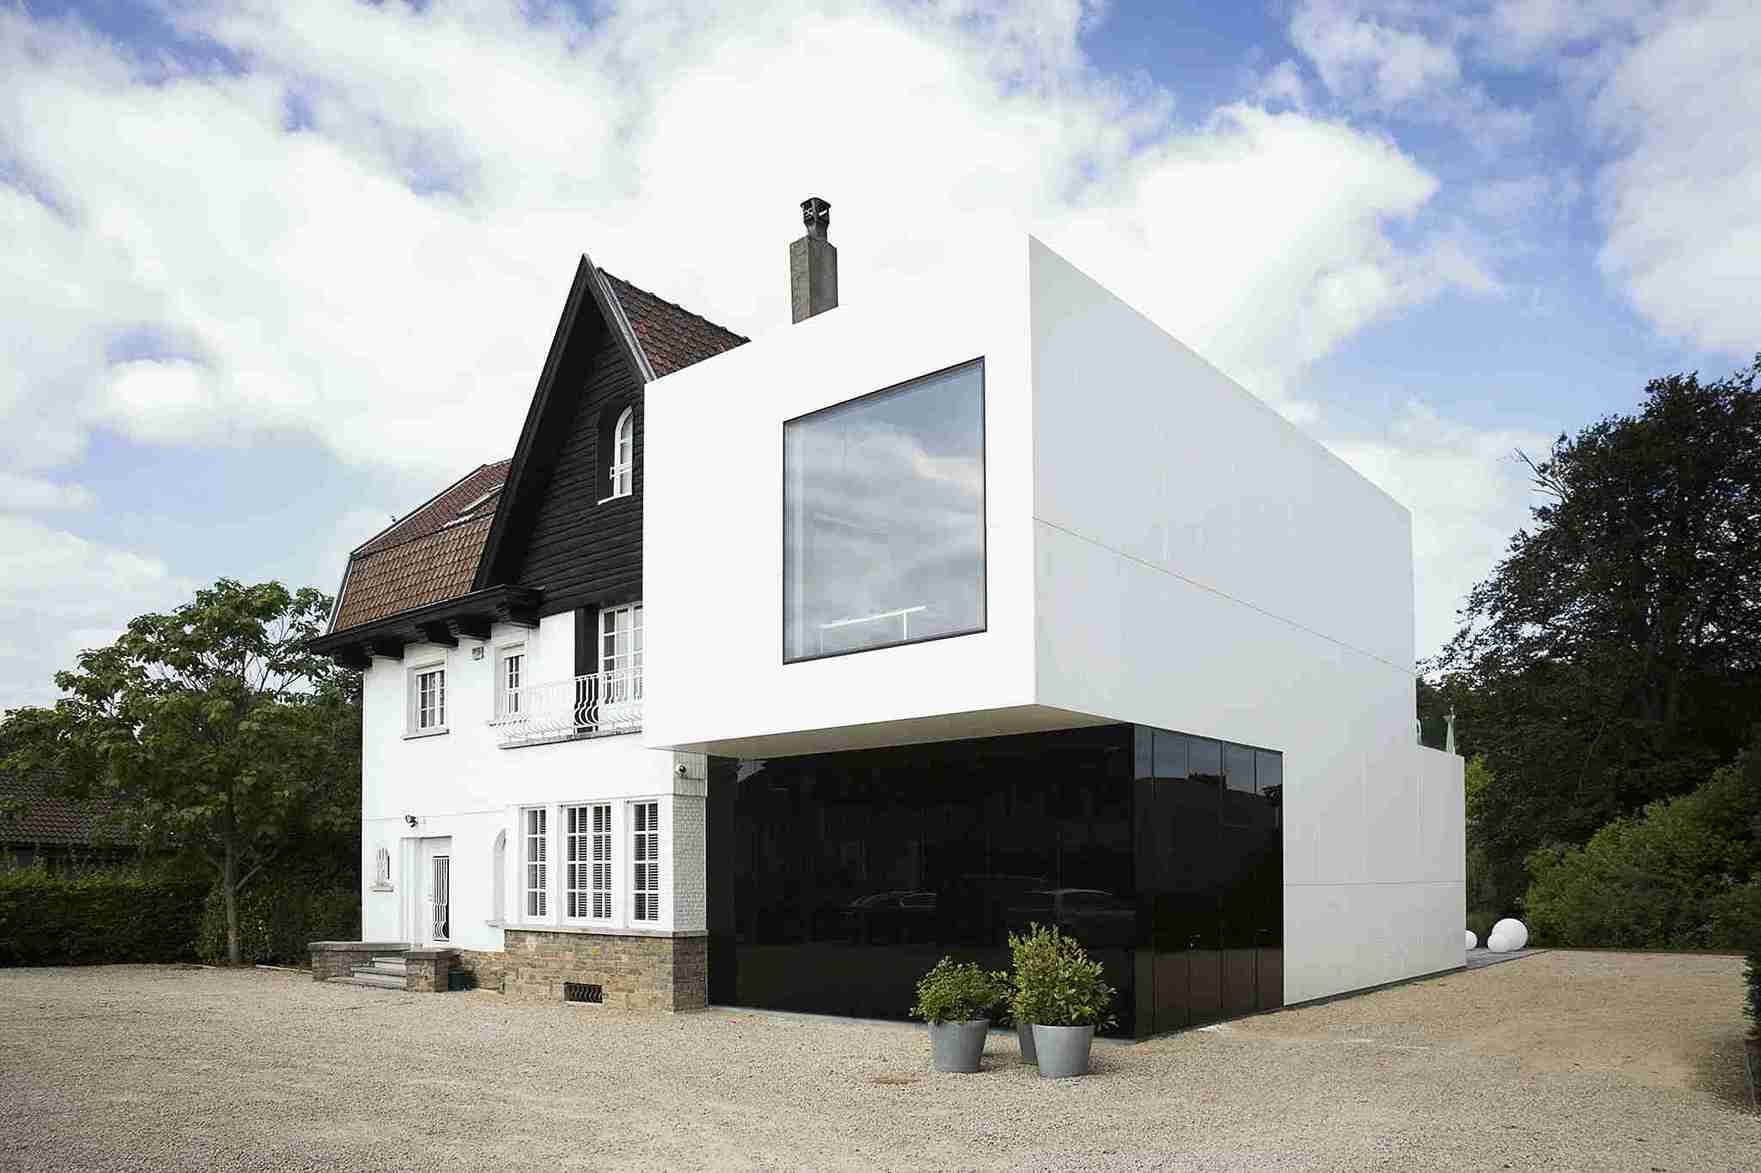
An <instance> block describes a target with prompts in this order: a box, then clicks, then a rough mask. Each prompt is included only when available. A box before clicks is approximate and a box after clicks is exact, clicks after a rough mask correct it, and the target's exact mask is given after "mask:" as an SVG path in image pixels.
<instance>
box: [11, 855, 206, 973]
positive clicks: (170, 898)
mask: <svg viewBox="0 0 1761 1173" xmlns="http://www.w3.org/2000/svg"><path fill="white" fill-rule="evenodd" d="M207 888H208V885H207V883H206V881H204V880H199V879H195V880H192V879H190V878H188V877H184V876H178V875H175V874H151V873H143V872H140V871H137V870H121V871H109V872H89V873H87V874H85V875H80V876H71V877H69V876H54V875H50V874H49V873H48V872H46V871H43V870H42V869H40V868H22V869H19V870H18V871H11V872H4V873H0V965H94V964H101V963H107V962H124V961H182V960H186V959H189V958H191V957H194V956H195V953H196V921H197V914H198V913H199V912H200V910H201V907H202V895H203V893H204V892H205V891H207Z"/></svg>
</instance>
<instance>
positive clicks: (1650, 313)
mask: <svg viewBox="0 0 1761 1173" xmlns="http://www.w3.org/2000/svg"><path fill="white" fill-rule="evenodd" d="M1671 17H1672V19H1671V21H1670V23H1668V24H1667V25H1660V26H1657V27H1655V28H1654V29H1652V30H1651V31H1649V32H1648V34H1647V35H1645V36H1644V37H1643V38H1642V39H1641V40H1639V42H1638V43H1637V44H1636V45H1635V46H1634V47H1633V48H1632V49H1631V51H1630V52H1629V53H1628V54H1627V55H1626V56H1625V57H1624V59H1622V60H1621V61H1620V62H1619V64H1618V65H1617V66H1615V67H1614V69H1613V71H1612V73H1611V74H1610V75H1609V76H1608V78H1607V81H1606V83H1605V84H1604V85H1603V86H1602V88H1601V89H1600V91H1599V93H1598V94H1597V96H1596V98H1595V101H1594V104H1593V105H1592V107H1591V118H1592V124H1593V125H1594V126H1595V127H1597V128H1598V129H1599V130H1600V131H1601V132H1602V133H1603V135H1604V136H1606V138H1607V139H1608V141H1609V142H1611V143H1614V144H1618V146H1619V147H1621V148H1623V150H1622V151H1621V153H1620V155H1619V157H1618V158H1617V159H1616V160H1615V161H1614V162H1613V163H1611V164H1610V165H1609V166H1608V167H1607V168H1606V169H1605V170H1604V171H1603V172H1602V175H1601V177H1600V180H1599V183H1598V185H1597V193H1598V198H1599V202H1600V208H1601V214H1602V217H1603V220H1604V222H1605V223H1606V226H1607V233H1608V235H1607V240H1606V242H1605V244H1604V246H1603V248H1602V252H1601V255H1600V261H1601V265H1602V269H1603V271H1604V272H1605V273H1606V274H1607V275H1608V277H1609V279H1610V280H1612V281H1613V282H1615V283H1616V284H1617V285H1619V286H1620V287H1621V288H1622V289H1624V290H1625V291H1626V293H1627V295H1628V296H1629V297H1630V298H1631V299H1632V301H1633V304H1634V305H1635V306H1636V307H1637V308H1638V309H1639V310H1640V312H1642V313H1643V314H1645V316H1646V317H1648V318H1650V319H1651V321H1652V322H1654V323H1655V324H1656V325H1657V326H1658V328H1659V329H1661V330H1663V331H1664V332H1666V333H1668V334H1671V335H1674V336H1677V337H1681V338H1685V339H1687V340H1689V341H1691V342H1693V343H1694V344H1696V345H1698V346H1701V347H1704V348H1706V349H1709V350H1720V351H1725V352H1727V353H1732V354H1735V355H1737V356H1739V357H1744V356H1747V355H1750V354H1753V353H1755V352H1756V351H1758V350H1761V316H1758V315H1757V313H1756V309H1755V306H1756V302H1757V294H1756V274H1757V273H1761V136H1758V135H1757V134H1756V129H1755V128H1756V127H1757V126H1761V12H1757V10H1756V8H1755V6H1754V4H1753V3H1751V2H1749V0H1726V2H1722V3H1705V4H1698V5H1694V6H1692V7H1689V6H1686V5H1684V6H1679V7H1677V8H1675V9H1673V10H1672V13H1671Z"/></svg>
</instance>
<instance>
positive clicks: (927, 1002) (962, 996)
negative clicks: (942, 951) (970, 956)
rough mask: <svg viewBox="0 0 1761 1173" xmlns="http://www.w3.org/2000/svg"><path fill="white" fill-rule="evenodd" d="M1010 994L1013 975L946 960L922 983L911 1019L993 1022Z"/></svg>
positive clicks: (919, 984) (918, 983) (939, 962)
mask: <svg viewBox="0 0 1761 1173" xmlns="http://www.w3.org/2000/svg"><path fill="white" fill-rule="evenodd" d="M1008 992H1009V975H1008V974H1006V973H1004V972H1002V971H1001V970H990V971H986V970H983V969H980V968H979V967H978V965H977V964H975V963H973V962H970V961H969V962H966V963H964V964H961V963H959V962H956V961H955V960H954V959H953V958H952V957H944V958H942V959H941V960H940V961H938V962H936V964H935V968H934V969H932V970H930V971H929V972H928V973H926V974H924V975H923V977H921V978H919V979H918V982H917V1004H916V1005H915V1006H913V1007H911V1016H912V1017H913V1018H921V1019H923V1020H924V1021H925V1022H970V1021H971V1020H972V1019H975V1018H989V1017H990V1016H991V1011H992V1010H994V1009H995V1008H996V1007H997V1006H998V1005H999V1004H1000V1003H1002V1001H1003V1000H1004V999H1005V998H1007V997H1008Z"/></svg>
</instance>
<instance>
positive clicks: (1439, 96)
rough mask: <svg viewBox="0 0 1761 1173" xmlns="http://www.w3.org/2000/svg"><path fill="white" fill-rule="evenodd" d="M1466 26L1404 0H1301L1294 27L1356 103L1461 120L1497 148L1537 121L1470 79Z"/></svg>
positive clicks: (1295, 38) (1317, 62)
mask: <svg viewBox="0 0 1761 1173" xmlns="http://www.w3.org/2000/svg"><path fill="white" fill-rule="evenodd" d="M1467 27H1468V26H1467V25H1466V24H1464V23H1463V22H1462V21H1461V20H1460V19H1459V18H1457V17H1454V16H1453V15H1452V14H1450V13H1449V12H1448V10H1446V9H1443V8H1435V7H1429V6H1414V5H1412V4H1410V3H1407V2H1405V0H1301V3H1299V4H1298V5H1297V6H1296V8H1295V9H1294V10H1293V11H1292V13H1291V17H1290V25H1289V29H1288V32H1289V36H1290V41H1291V43H1292V44H1293V45H1295V46H1296V48H1297V50H1298V51H1299V52H1300V53H1302V55H1303V56H1304V57H1306V58H1307V59H1308V60H1309V62H1310V64H1312V65H1313V66H1314V68H1315V72H1316V73H1318V74H1319V75H1320V78H1321V83H1322V84H1323V85H1324V86H1325V87H1326V88H1327V90H1328V91H1329V92H1330V93H1332V94H1333V95H1334V97H1336V98H1337V99H1339V100H1340V101H1341V102H1343V103H1345V105H1346V106H1347V107H1348V108H1349V109H1352V110H1356V111H1360V112H1366V113H1374V114H1382V115H1393V116H1398V117H1401V118H1405V119H1408V120H1412V121H1420V122H1434V123H1442V124H1446V125H1450V126H1454V127H1456V128H1457V129H1459V130H1461V131H1462V132H1463V133H1464V134H1465V135H1466V136H1467V137H1468V139H1469V141H1470V142H1472V143H1473V144H1474V145H1475V146H1476V147H1477V148H1479V149H1480V150H1481V151H1483V152H1486V153H1492V152H1495V151H1498V150H1500V149H1503V148H1505V147H1508V146H1509V145H1510V144H1512V143H1515V142H1518V141H1520V140H1522V139H1524V138H1526V137H1527V136H1528V135H1529V134H1530V133H1531V132H1532V130H1533V129H1534V120H1533V117H1532V116H1531V115H1530V114H1529V113H1528V112H1527V111H1525V110H1521V109H1518V108H1515V107H1511V106H1507V105H1504V104H1501V103H1499V102H1497V101H1494V100H1493V99H1492V97H1491V96H1490V95H1489V94H1488V93H1487V92H1486V89H1485V87H1484V86H1482V85H1480V84H1479V83H1478V82H1477V81H1473V80H1471V79H1469V77H1468V76H1467V69H1466V65H1465V63H1464V61H1463V58H1462V54H1461V51H1460V49H1459V48H1458V45H1457V41H1458V40H1459V39H1460V38H1461V37H1462V35H1463V32H1464V30H1465V28H1467Z"/></svg>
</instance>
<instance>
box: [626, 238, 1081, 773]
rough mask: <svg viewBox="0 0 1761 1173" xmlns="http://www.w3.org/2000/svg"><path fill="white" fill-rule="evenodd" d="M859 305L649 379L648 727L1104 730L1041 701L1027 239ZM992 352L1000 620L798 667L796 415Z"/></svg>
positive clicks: (714, 741)
mask: <svg viewBox="0 0 1761 1173" xmlns="http://www.w3.org/2000/svg"><path fill="white" fill-rule="evenodd" d="M841 301H842V304H840V305H839V306H838V308H836V309H833V310H829V311H827V312H825V313H822V314H820V315H818V316H816V317H813V318H810V319H808V320H807V321H805V322H802V323H800V324H798V325H792V326H787V327H783V328H780V329H778V330H777V331H775V332H773V333H771V334H769V335H766V336H763V337H759V338H756V339H754V340H753V341H751V342H749V343H747V344H746V345H744V346H741V347H738V348H736V349H734V350H731V351H728V352H727V353H725V354H721V355H718V356H717V357H715V358H713V359H710V360H708V361H706V362H702V363H699V364H697V365H696V366H692V367H687V368H686V369H684V370H682V371H679V372H677V373H675V374H672V375H668V376H667V377H666V378H663V379H660V380H658V381H656V382H654V383H651V384H649V386H648V391H647V397H646V400H645V408H644V410H645V412H646V415H645V416H644V427H645V428H646V434H645V445H644V459H645V460H646V461H647V468H646V475H645V479H644V482H643V483H644V485H645V488H644V492H643V527H644V534H645V539H644V542H643V606H644V624H645V626H644V638H645V640H646V649H645V651H646V656H647V669H648V673H649V679H650V681H651V683H650V684H649V685H648V687H647V694H646V706H647V709H646V713H645V718H644V720H645V725H646V729H645V736H646V740H647V741H648V743H649V744H650V745H654V746H670V747H675V748H680V749H693V750H710V751H713V752H716V753H721V754H753V755H762V754H773V753H800V752H807V751H810V750H813V749H819V748H851V747H855V746H859V745H864V744H869V745H874V744H901V743H906V742H911V741H923V740H936V739H941V738H950V737H968V736H975V735H978V734H981V733H1007V732H1018V731H1021V730H1024V729H1032V728H1045V727H1058V726H1068V725H1071V724H1082V723H1084V722H1085V718H1083V717H1081V716H1075V717H1072V716H1071V715H1069V714H1047V713H1044V712H1040V711H1037V710H1035V709H1034V708H1033V695H1034V694H1033V533H1032V527H1031V513H1032V469H1031V459H1032V451H1033V450H1032V439H1031V429H1032V398H1031V390H1030V383H1029V378H1028V367H1027V253H1026V250H1025V247H1024V246H1023V241H1022V238H1021V237H1019V236H1015V237H1011V238H1008V239H1007V240H997V241H981V242H979V243H977V244H974V245H973V246H972V248H971V249H970V250H969V252H968V253H967V254H966V256H965V257H964V259H963V260H962V261H960V262H957V263H955V264H954V265H952V266H951V267H950V268H949V269H947V270H944V271H941V272H939V273H938V274H937V275H936V277H935V279H933V280H928V281H924V282H920V283H916V284H906V285H904V286H902V287H898V288H895V289H894V290H892V291H891V292H887V293H868V292H866V291H863V290H860V289H854V288H852V289H849V290H846V291H843V294H842V295H841ZM978 357H983V359H984V362H985V497H986V500H985V513H986V533H985V540H986V561H987V597H986V630H985V631H983V632H981V633H978V634H973V635H964V636H959V637H956V638H952V639H943V640H938V641H935V642H928V643H921V644H914V645H906V646H903V647H896V648H884V649H877V650H873V651H867V652H863V653H861V654H859V655H850V656H842V657H837V658H830V659H822V660H812V661H807V662H803V663H795V664H784V663H783V658H782V645H783V632H782V598H783V582H782V562H783V558H782V528H783V527H782V518H783V508H782V484H783V482H782V445H783V423H784V421H785V420H788V419H792V418H794V417H796V416H799V415H803V414H806V413H808V412H812V411H816V410H818V409H820V408H823V407H829V406H831V405H833V404H837V403H843V402H845V401H847V400H850V399H854V398H857V397H859V396H862V395H866V394H868V393H870V392H873V391H879V390H881V389H883V388H885V387H889V386H892V385H894V384H897V383H901V382H904V381H907V380H910V379H914V378H917V377H919V376H921V375H926V374H929V373H931V372H934V371H938V370H942V369H945V368H947V367H950V366H954V365H956V364H958V363H963V362H966V361H968V360H970V359H973V358H978ZM818 731H831V732H830V734H829V735H826V736H819V735H818Z"/></svg>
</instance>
